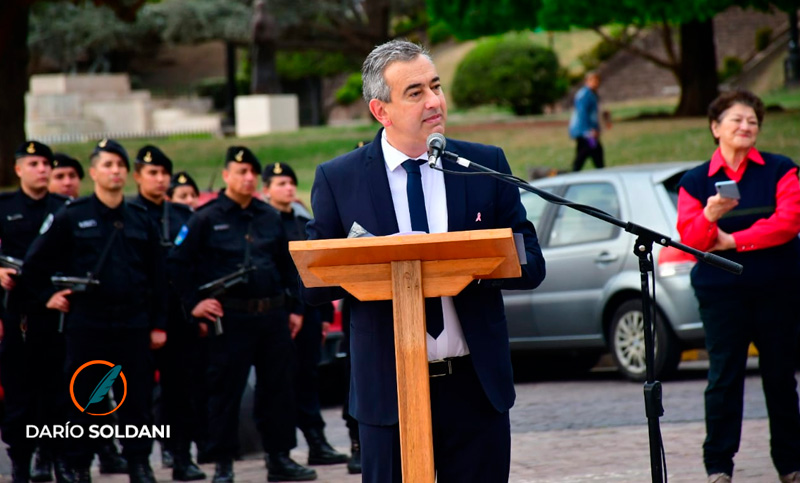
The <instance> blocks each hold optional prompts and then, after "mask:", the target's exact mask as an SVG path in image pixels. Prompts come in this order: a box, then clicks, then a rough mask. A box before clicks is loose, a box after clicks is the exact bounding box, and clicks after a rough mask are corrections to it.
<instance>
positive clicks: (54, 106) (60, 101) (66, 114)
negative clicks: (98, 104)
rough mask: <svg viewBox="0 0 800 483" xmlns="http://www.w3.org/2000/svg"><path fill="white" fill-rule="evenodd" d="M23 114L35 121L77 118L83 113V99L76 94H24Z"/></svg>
mask: <svg viewBox="0 0 800 483" xmlns="http://www.w3.org/2000/svg"><path fill="white" fill-rule="evenodd" d="M25 115H26V116H27V118H28V120H29V121H36V122H38V121H47V120H60V119H78V118H80V117H81V116H82V115H83V100H82V99H81V96H80V95H78V94H47V95H31V94H26V95H25Z"/></svg>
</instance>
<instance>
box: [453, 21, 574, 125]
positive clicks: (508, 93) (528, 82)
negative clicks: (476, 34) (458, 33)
mask: <svg viewBox="0 0 800 483" xmlns="http://www.w3.org/2000/svg"><path fill="white" fill-rule="evenodd" d="M567 84H568V81H567V80H566V78H565V74H564V73H563V71H562V69H560V68H559V65H558V58H557V57H556V54H555V53H554V52H553V51H552V50H550V49H547V48H544V47H541V46H539V45H536V44H535V43H533V41H532V40H530V38H528V37H527V36H526V35H525V34H511V35H505V36H502V37H494V38H490V39H487V40H484V41H481V42H480V43H479V44H478V45H476V46H475V48H473V49H472V50H471V51H470V52H469V53H468V54H467V55H466V56H465V57H464V59H463V60H462V61H461V63H460V64H459V65H458V68H457V69H456V74H455V78H454V79H453V100H454V101H455V103H456V105H457V106H459V107H475V106H480V105H485V104H494V105H498V106H507V107H510V108H511V109H512V110H513V111H514V113H515V114H517V115H525V114H538V113H541V112H542V109H543V108H544V106H545V105H546V104H550V103H553V102H555V101H556V100H558V99H559V98H560V97H561V96H562V95H564V93H565V92H566V86H567Z"/></svg>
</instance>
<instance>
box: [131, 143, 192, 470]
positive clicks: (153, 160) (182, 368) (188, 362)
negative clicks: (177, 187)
mask: <svg viewBox="0 0 800 483" xmlns="http://www.w3.org/2000/svg"><path fill="white" fill-rule="evenodd" d="M171 175H172V160H170V159H169V158H168V157H167V156H166V155H165V154H164V153H163V152H162V151H161V150H160V149H159V148H157V147H156V146H152V145H148V146H144V147H143V148H141V149H140V150H139V153H138V154H137V155H136V164H135V165H134V168H133V179H134V180H135V181H136V184H137V185H138V187H139V194H138V196H137V197H136V198H135V200H134V202H135V203H138V204H140V205H142V206H143V207H144V208H145V210H146V211H147V214H148V216H149V217H150V218H151V219H152V221H153V223H154V224H155V225H156V226H157V227H158V228H159V230H158V231H159V234H160V236H161V246H162V248H163V254H164V260H165V261H166V256H167V253H168V251H169V249H170V248H171V247H172V241H173V240H175V237H176V236H178V231H179V230H180V229H181V227H182V226H183V225H185V224H186V222H187V221H188V220H189V217H191V216H192V209H191V208H189V207H188V206H186V205H182V204H176V203H170V202H169V201H167V200H166V193H167V188H168V186H169V182H170V176H171ZM168 304H169V312H168V317H167V334H168V335H169V342H167V344H166V345H165V346H164V349H163V350H160V351H158V352H156V354H155V357H156V363H157V366H158V368H159V369H160V375H161V377H160V385H161V394H162V401H163V405H164V410H165V413H166V421H167V422H168V423H169V424H170V426H171V437H170V439H169V440H165V441H162V446H164V445H166V446H167V448H168V449H169V451H170V453H171V454H172V456H173V462H172V479H173V480H176V481H191V480H202V479H205V477H206V474H205V473H203V472H202V471H201V470H200V468H198V467H197V465H196V464H195V463H194V462H193V461H192V458H191V454H190V453H189V446H190V444H191V441H190V433H191V428H192V425H193V424H195V422H196V421H197V420H198V419H199V418H200V415H199V414H197V412H198V411H197V409H198V408H196V406H195V405H194V404H193V401H192V400H191V398H190V395H191V393H192V386H193V385H194V384H198V383H200V382H199V381H202V377H201V374H199V373H198V370H197V369H199V368H198V366H197V364H196V357H195V356H194V355H195V353H196V352H197V347H196V346H197V335H198V334H197V325H191V326H190V325H189V321H188V319H187V317H186V315H185V314H184V311H183V307H182V306H181V303H180V300H179V299H178V296H177V294H176V293H174V290H173V289H172V288H171V287H170V288H169V297H168ZM191 369H195V370H191Z"/></svg>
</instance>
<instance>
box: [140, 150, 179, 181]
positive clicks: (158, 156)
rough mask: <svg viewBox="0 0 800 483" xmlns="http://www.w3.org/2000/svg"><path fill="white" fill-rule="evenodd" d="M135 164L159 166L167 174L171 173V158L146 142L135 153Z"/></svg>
mask: <svg viewBox="0 0 800 483" xmlns="http://www.w3.org/2000/svg"><path fill="white" fill-rule="evenodd" d="M136 164H143V165H146V166H161V167H163V168H164V169H165V170H166V171H167V173H168V174H170V175H171V174H172V160H170V159H169V158H168V157H167V155H166V154H164V152H163V151H161V150H160V149H158V148H157V147H155V146H153V145H151V144H148V145H147V146H145V147H143V148H142V149H140V150H139V152H138V153H137V154H136Z"/></svg>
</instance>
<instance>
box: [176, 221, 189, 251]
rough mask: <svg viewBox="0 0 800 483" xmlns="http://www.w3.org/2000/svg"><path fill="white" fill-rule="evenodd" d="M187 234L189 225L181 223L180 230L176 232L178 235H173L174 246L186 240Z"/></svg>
mask: <svg viewBox="0 0 800 483" xmlns="http://www.w3.org/2000/svg"><path fill="white" fill-rule="evenodd" d="M188 234H189V227H188V226H187V225H183V226H182V227H181V231H179V232H178V236H176V237H175V241H174V242H173V243H175V246H176V247H177V246H180V245H181V243H183V241H184V240H186V235H188Z"/></svg>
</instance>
